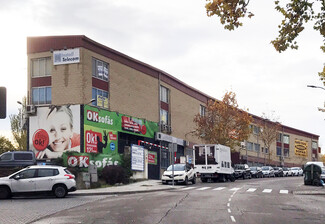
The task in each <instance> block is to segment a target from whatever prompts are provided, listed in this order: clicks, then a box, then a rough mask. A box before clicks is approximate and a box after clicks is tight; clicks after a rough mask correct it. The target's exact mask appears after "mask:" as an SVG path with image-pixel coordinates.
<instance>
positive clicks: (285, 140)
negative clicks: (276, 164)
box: [283, 135, 290, 144]
mask: <svg viewBox="0 0 325 224" xmlns="http://www.w3.org/2000/svg"><path fill="white" fill-rule="evenodd" d="M283 143H284V144H289V143H290V138H289V135H283Z"/></svg>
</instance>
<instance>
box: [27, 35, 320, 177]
mask: <svg viewBox="0 0 325 224" xmlns="http://www.w3.org/2000/svg"><path fill="white" fill-rule="evenodd" d="M27 54H28V97H27V98H28V99H27V101H28V105H29V106H28V107H27V110H28V114H29V146H30V148H31V149H33V150H35V152H36V153H37V156H38V159H40V160H45V159H46V160H50V159H51V158H57V157H60V156H61V155H62V151H65V150H67V148H68V149H69V150H70V151H72V152H78V153H79V154H80V155H82V156H85V157H87V156H89V157H87V161H86V160H82V159H80V160H79V157H78V156H75V157H71V156H70V157H64V159H66V160H68V162H69V163H68V164H70V165H72V166H76V165H77V164H78V165H80V162H81V164H82V163H83V162H84V163H88V162H89V161H94V163H96V165H101V166H104V164H114V163H118V160H119V159H118V156H119V154H121V153H124V152H125V151H129V150H130V147H132V146H134V145H143V146H144V148H145V149H146V151H145V161H144V162H143V163H144V166H145V167H147V168H146V169H145V172H146V173H147V177H149V178H159V177H160V172H161V170H164V169H165V168H166V167H167V166H168V165H169V163H170V161H171V153H170V152H169V151H168V150H167V147H168V145H169V143H174V145H176V144H177V148H175V150H176V152H175V155H176V159H177V160H183V159H184V157H185V158H187V159H188V160H189V161H190V160H191V146H192V145H193V144H194V143H200V141H199V139H197V138H196V137H195V136H193V135H192V134H191V131H192V130H193V129H194V128H195V124H194V123H193V118H194V116H195V115H196V114H198V113H200V112H202V111H203V110H204V107H205V105H206V103H207V101H208V100H209V99H213V98H212V97H210V96H208V95H206V94H204V93H202V92H200V91H199V90H196V89H194V88H192V87H191V86H188V85H187V84H185V83H183V82H182V81H180V80H178V79H176V78H175V77H173V76H171V75H170V74H168V73H166V72H164V71H162V70H159V69H157V68H154V67H152V66H150V65H148V64H145V63H143V62H140V61H138V60H136V59H134V58H131V57H129V56H127V55H125V54H122V53H120V52H118V51H116V50H113V49H111V48H109V47H106V46H104V45H102V44H99V43H97V42H95V41H93V40H91V39H89V38H87V37H86V36H47V37H29V38H28V39H27ZM57 114H59V115H60V116H59V117H60V119H59V120H60V121H62V120H64V114H68V118H67V122H66V123H69V125H67V124H66V125H64V124H62V125H61V126H59V125H58V122H55V121H57V120H56V119H58V118H57V117H56V116H57ZM253 117H254V120H256V119H257V120H259V119H261V118H259V117H257V116H253ZM255 126H256V125H255V124H252V128H253V130H255V129H254V127H255ZM256 130H257V131H255V132H254V131H253V133H252V135H251V137H250V138H249V139H248V140H247V141H246V142H245V143H244V144H243V147H242V148H238V149H236V151H237V152H238V153H239V154H238V153H237V154H238V155H239V156H238V157H237V160H238V161H236V162H246V161H247V162H248V163H249V164H260V165H262V164H271V165H286V166H297V165H299V166H300V165H301V164H303V163H305V162H306V161H310V160H317V159H318V153H319V148H318V138H319V136H318V135H315V134H311V133H307V132H305V131H302V130H297V129H294V128H291V127H287V126H284V125H282V126H281V130H282V131H281V132H279V138H278V141H277V142H274V144H273V145H272V147H271V148H270V149H264V146H263V143H262V142H261V140H260V139H259V137H258V136H259V133H258V128H257V129H256ZM67 132H69V133H68V134H67ZM58 135H62V136H63V137H62V136H59V137H61V139H59V137H57V136H58ZM66 136H68V137H66ZM66 139H70V140H69V141H68V142H66ZM175 143H176V144H175ZM300 143H301V144H300ZM65 144H66V146H64V145H65ZM297 145H299V147H300V149H299V150H300V153H297V147H298V146H297ZM301 145H303V146H304V147H305V148H301ZM301 152H302V153H301ZM105 155H106V157H105ZM100 156H101V157H100ZM85 157H82V158H85ZM97 157H98V158H97ZM99 157H100V158H99ZM80 158H81V157H80ZM140 170H141V168H140ZM142 170H143V169H142Z"/></svg>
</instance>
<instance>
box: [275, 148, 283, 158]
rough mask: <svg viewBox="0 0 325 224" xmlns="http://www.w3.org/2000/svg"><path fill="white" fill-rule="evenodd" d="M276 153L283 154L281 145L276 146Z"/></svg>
mask: <svg viewBox="0 0 325 224" xmlns="http://www.w3.org/2000/svg"><path fill="white" fill-rule="evenodd" d="M276 155H277V156H281V155H282V149H281V147H276Z"/></svg>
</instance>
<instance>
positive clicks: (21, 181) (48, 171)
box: [0, 166, 77, 199]
mask: <svg viewBox="0 0 325 224" xmlns="http://www.w3.org/2000/svg"><path fill="white" fill-rule="evenodd" d="M75 190H77V188H76V181H75V176H74V175H73V174H71V173H70V172H69V170H68V169H67V168H65V167H61V166H29V167H27V168H24V169H22V170H20V171H18V172H16V173H14V174H11V175H9V176H7V177H3V178H0V198H1V199H5V198H10V197H11V196H13V195H15V194H24V193H40V192H51V193H53V194H54V195H55V196H56V197H57V198H64V197H65V196H66V195H67V194H68V192H71V191H75Z"/></svg>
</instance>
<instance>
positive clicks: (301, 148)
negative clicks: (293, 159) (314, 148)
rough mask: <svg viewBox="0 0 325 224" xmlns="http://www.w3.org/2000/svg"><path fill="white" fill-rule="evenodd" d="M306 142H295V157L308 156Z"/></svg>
mask: <svg viewBox="0 0 325 224" xmlns="http://www.w3.org/2000/svg"><path fill="white" fill-rule="evenodd" d="M307 150H308V142H306V141H302V140H298V139H296V140H295V155H297V156H303V157H307V156H308V151H307Z"/></svg>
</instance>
